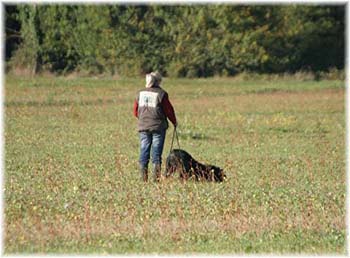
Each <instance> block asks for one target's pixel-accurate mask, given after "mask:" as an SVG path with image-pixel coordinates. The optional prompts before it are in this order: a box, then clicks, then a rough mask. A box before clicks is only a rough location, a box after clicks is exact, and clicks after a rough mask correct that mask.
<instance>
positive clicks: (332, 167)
mask: <svg viewBox="0 0 350 258" xmlns="http://www.w3.org/2000/svg"><path fill="white" fill-rule="evenodd" d="M143 85H144V80H143V78H138V79H118V80H112V79H75V78H73V79H68V78H35V79H24V78H14V77H7V78H6V80H5V88H4V92H5V118H4V126H5V136H4V139H5V152H6V155H5V169H6V171H5V183H4V187H5V199H4V200H5V207H4V211H5V229H4V234H5V238H4V249H5V250H4V251H5V253H6V254H14V253H26V254H28V253H51V254H53V253H57V254H61V253H62V254H63V253H64V254H73V253H78V254H88V253H90V254H106V253H108V254H126V253H132V254H137V253H162V254H185V253H186V254H194V253H203V254H204V253H207V254H243V253H259V254H271V253H273V254H291V253H294V254H321V253H323V254H346V238H345V235H346V234H345V230H346V226H345V193H346V180H345V178H346V173H345V101H344V94H345V89H344V82H341V81H319V82H316V81H291V80H279V81H278V80H276V81H273V82H268V81H244V82H242V81H235V80H233V79H196V80H189V79H183V80H180V79H177V80H175V79H165V80H164V82H163V87H164V89H165V90H167V91H168V93H169V95H170V100H171V101H172V103H173V105H174V107H175V110H176V114H177V117H178V120H179V137H180V145H181V147H182V148H183V149H185V150H187V151H188V152H190V153H191V154H192V155H193V156H194V157H195V158H196V159H197V160H199V161H201V162H203V163H211V164H215V165H218V166H220V167H223V168H224V169H225V171H226V174H227V181H226V182H224V183H220V184H217V183H196V182H193V181H188V182H185V183H181V182H180V181H179V180H178V178H177V177H175V178H171V179H169V180H167V181H164V182H162V183H160V184H154V183H152V182H150V183H147V184H144V183H142V182H141V181H140V180H139V172H138V162H137V160H138V153H139V142H138V134H137V130H136V118H134V117H133V115H132V105H133V99H134V97H135V96H136V92H137V90H139V89H141V88H142V87H143ZM171 135H172V128H170V129H169V130H168V132H167V138H166V145H165V149H164V154H163V159H165V157H166V155H167V154H168V152H169V148H170V142H171Z"/></svg>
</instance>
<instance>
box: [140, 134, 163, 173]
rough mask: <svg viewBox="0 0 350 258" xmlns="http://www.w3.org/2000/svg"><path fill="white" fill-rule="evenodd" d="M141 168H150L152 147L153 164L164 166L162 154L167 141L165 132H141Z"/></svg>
mask: <svg viewBox="0 0 350 258" xmlns="http://www.w3.org/2000/svg"><path fill="white" fill-rule="evenodd" d="M139 135H140V144H141V150H140V160H139V162H140V166H141V167H143V168H147V167H148V163H149V159H150V154H151V147H152V163H153V164H162V153H163V147H164V141H165V130H163V131H159V132H140V133H139Z"/></svg>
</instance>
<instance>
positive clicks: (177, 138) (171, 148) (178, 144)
mask: <svg viewBox="0 0 350 258" xmlns="http://www.w3.org/2000/svg"><path fill="white" fill-rule="evenodd" d="M175 136H176V141H177V146H178V147H179V149H180V143H179V136H178V135H177V131H176V127H174V132H173V138H172V139H171V146H170V151H169V152H171V151H172V150H173V145H174V138H175Z"/></svg>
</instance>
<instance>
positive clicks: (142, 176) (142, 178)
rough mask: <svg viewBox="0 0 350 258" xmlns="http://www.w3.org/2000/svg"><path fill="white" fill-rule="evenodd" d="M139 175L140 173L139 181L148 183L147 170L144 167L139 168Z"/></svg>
mask: <svg viewBox="0 0 350 258" xmlns="http://www.w3.org/2000/svg"><path fill="white" fill-rule="evenodd" d="M140 173H141V180H142V181H143V182H147V181H148V169H147V168H145V167H140Z"/></svg>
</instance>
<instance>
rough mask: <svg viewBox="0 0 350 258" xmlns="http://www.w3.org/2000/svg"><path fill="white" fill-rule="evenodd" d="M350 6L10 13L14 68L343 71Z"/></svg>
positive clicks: (177, 73)
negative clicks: (346, 9) (346, 25)
mask: <svg viewBox="0 0 350 258" xmlns="http://www.w3.org/2000/svg"><path fill="white" fill-rule="evenodd" d="M344 23H345V5H305V4H304V5H222V4H221V5H219V4H209V5H178V6H175V5H125V4H119V5H111V4H110V5H82V4H76V5H63V4H46V5H44V4H17V5H5V26H6V30H5V31H6V63H7V67H8V69H23V70H27V71H29V72H30V73H32V74H35V73H38V72H42V71H49V72H52V73H57V74H66V73H70V72H83V73H88V74H110V75H115V74H117V75H120V76H135V75H140V74H144V73H147V72H149V71H152V70H159V71H160V72H161V73H163V74H165V75H167V76H173V77H207V76H232V75H235V74H237V73H240V72H243V71H248V72H257V73H285V72H288V73H294V72H297V71H313V72H315V71H327V70H329V69H331V68H337V69H343V68H344V62H345V61H344V52H345V49H344V48H345V31H344V30H345V26H344Z"/></svg>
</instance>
